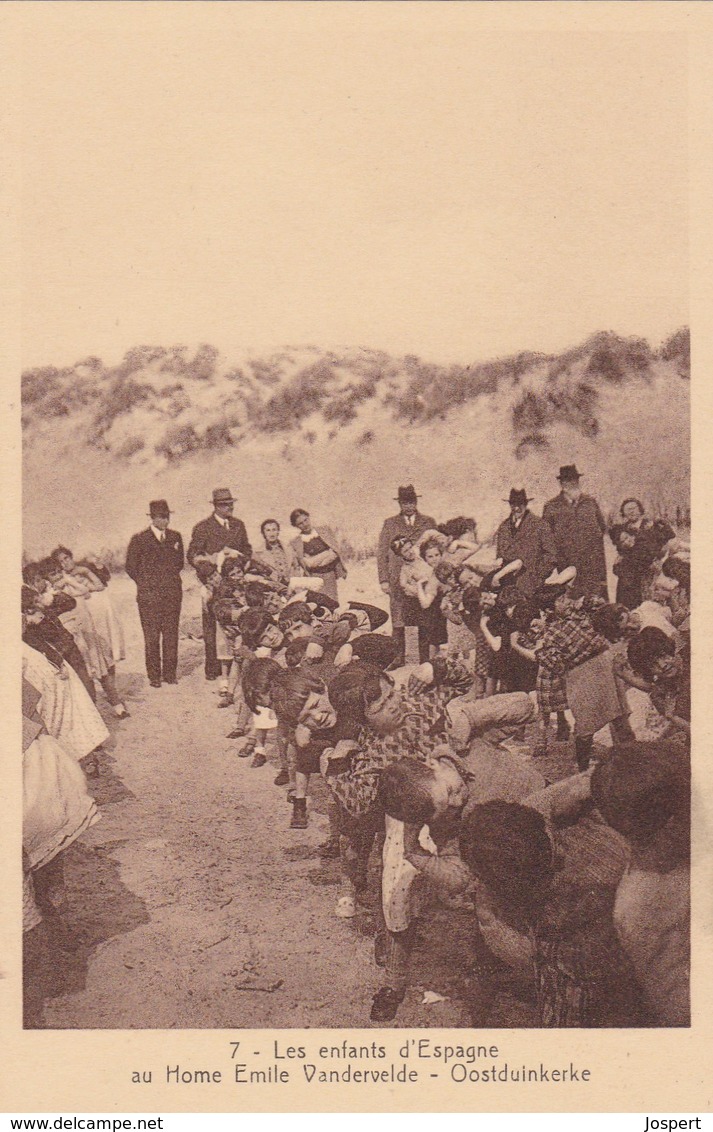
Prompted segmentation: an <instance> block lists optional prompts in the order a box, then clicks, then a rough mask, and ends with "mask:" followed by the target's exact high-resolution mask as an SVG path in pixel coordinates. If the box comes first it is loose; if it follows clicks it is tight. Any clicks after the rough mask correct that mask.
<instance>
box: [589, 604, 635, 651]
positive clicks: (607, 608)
mask: <svg viewBox="0 0 713 1132" xmlns="http://www.w3.org/2000/svg"><path fill="white" fill-rule="evenodd" d="M628 612H629V611H628V609H627V608H626V606H625V605H616V604H612V605H601V606H600V607H599V609H595V610H594V611H593V613H592V615H591V622H592V625H593V627H594V631H595V633H599V635H600V636H601V637H604V638H606V640H607V641H611V643H612V644H614V643H615V642H616V641H620V640H621V639H622V637H623V636H624V630H623V629H622V627H621V619H622V617H623V616H624V614H625V613H628Z"/></svg>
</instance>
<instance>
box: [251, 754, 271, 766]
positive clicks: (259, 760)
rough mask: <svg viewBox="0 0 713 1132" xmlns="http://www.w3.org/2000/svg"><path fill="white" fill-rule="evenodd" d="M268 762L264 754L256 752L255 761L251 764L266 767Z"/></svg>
mask: <svg viewBox="0 0 713 1132" xmlns="http://www.w3.org/2000/svg"><path fill="white" fill-rule="evenodd" d="M266 762H267V759H266V758H265V755H264V754H263V752H262V751H256V752H255V754H254V755H253V761H252V762H251V763H250V766H264V765H265V763H266Z"/></svg>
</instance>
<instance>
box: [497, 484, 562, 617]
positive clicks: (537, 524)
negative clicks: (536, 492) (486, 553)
mask: <svg viewBox="0 0 713 1132" xmlns="http://www.w3.org/2000/svg"><path fill="white" fill-rule="evenodd" d="M503 502H504V503H509V504H510V515H509V516H508V518H507V519H504V520H503V522H502V523H501V524H500V526H499V527H498V530H497V535H496V553H497V556H498V558H502V560H503V562H504V563H505V565H507V563H508V562H514V561H515V560H516V559H517V558H519V559H520V561H521V562H522V570H521V571H520V573H519V574H518V576H517V580H516V582H515V588H516V589H517V591H518V594H519V595H520V597H523V598H528V597H530V596H531V594H533V593H534V592H535V590H537V589H539V587H540V586H541V585H542V584H543V582H544V580H545V578H547V577H548V576H549V575H550V574H551V573H552V570H553V568H554V566H555V564H556V561H557V552H556V550H555V542H554V538H553V536H552V530H551V528H550V526H549V524H548V523H545V522H544V521H543V520H542V519H540V517H539V516H538V515H533V513H532V511H530V510H529V509H528V506H527V505H528V503H531V502H532V500H531V499H530V498H529V496H528V494H527V492H526V491H525V489H524V488H516V487H513V488H511V490H510V495H509V496H508V498H507V499H506V500H503Z"/></svg>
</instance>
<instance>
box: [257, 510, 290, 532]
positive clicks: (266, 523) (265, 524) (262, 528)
mask: <svg viewBox="0 0 713 1132" xmlns="http://www.w3.org/2000/svg"><path fill="white" fill-rule="evenodd" d="M292 513H293V515H294V511H293V512H292ZM270 523H273V524H274V526H276V527H277V529H278V531H279V529H280V524H279V523H278V521H277V519H263V521H262V522H261V524H260V534H261V535H262V537H263V538H264V537H265V527H269V526H270Z"/></svg>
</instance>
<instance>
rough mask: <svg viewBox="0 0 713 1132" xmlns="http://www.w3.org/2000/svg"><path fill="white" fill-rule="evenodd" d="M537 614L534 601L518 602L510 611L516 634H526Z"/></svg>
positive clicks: (537, 610)
mask: <svg viewBox="0 0 713 1132" xmlns="http://www.w3.org/2000/svg"><path fill="white" fill-rule="evenodd" d="M539 613H540V611H539V609H538V607H537V604H536V603H535V602H534V601H527V600H525V601H518V603H517V605H516V606H515V608H514V609H513V611H512V617H511V621H512V623H513V625H514V626H515V629H516V630H517V632H518V633H526V632H527V630H528V629H529V628H530V626H531V625H532V622H533V621H534V620H535V618H536V617H538V616H539Z"/></svg>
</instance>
